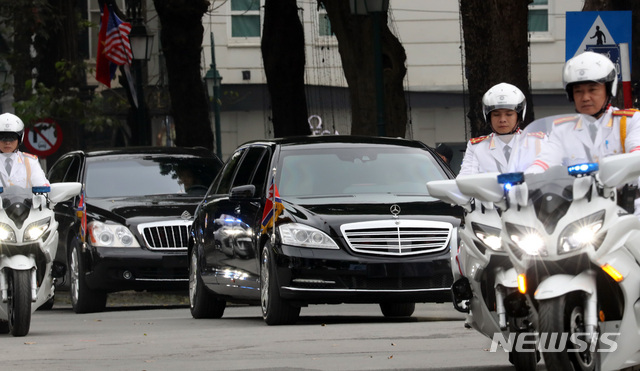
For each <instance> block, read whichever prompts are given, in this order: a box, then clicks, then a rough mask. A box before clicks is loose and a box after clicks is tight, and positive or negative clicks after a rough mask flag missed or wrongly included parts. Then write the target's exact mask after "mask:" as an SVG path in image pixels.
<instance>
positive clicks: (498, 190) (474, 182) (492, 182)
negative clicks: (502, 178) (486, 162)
mask: <svg viewBox="0 0 640 371" xmlns="http://www.w3.org/2000/svg"><path fill="white" fill-rule="evenodd" d="M498 175H499V173H483V174H474V175H463V176H459V177H458V178H456V184H457V185H458V188H459V189H460V191H461V192H462V194H464V195H465V196H469V197H473V198H477V199H479V200H481V201H487V202H493V203H498V202H500V201H502V199H503V197H504V189H503V187H502V185H501V184H499V183H498Z"/></svg>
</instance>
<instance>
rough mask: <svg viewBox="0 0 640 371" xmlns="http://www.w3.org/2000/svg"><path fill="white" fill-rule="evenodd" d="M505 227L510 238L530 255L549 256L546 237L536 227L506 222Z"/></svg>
mask: <svg viewBox="0 0 640 371" xmlns="http://www.w3.org/2000/svg"><path fill="white" fill-rule="evenodd" d="M505 228H506V231H507V235H508V236H509V239H510V240H511V241H513V243H514V244H515V245H516V246H517V247H518V248H519V249H521V250H522V251H524V252H525V253H527V254H528V255H540V256H547V254H548V253H547V249H546V246H545V243H544V239H543V238H542V236H541V235H540V233H539V232H538V231H536V230H535V228H530V227H525V226H521V225H516V224H511V223H506V224H505Z"/></svg>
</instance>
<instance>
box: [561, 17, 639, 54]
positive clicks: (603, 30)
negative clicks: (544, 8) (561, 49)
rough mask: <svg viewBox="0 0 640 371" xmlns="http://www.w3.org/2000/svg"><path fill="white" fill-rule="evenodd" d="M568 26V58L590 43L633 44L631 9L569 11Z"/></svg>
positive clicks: (581, 50)
mask: <svg viewBox="0 0 640 371" xmlns="http://www.w3.org/2000/svg"><path fill="white" fill-rule="evenodd" d="M566 27H567V28H566V38H567V41H566V43H565V58H566V60H569V59H571V58H573V57H575V56H576V55H578V54H580V53H582V52H584V51H585V50H587V49H588V46H589V45H592V46H607V45H609V46H616V45H618V44H621V43H627V44H629V45H631V12H630V11H602V12H567V26H566ZM629 58H631V55H629Z"/></svg>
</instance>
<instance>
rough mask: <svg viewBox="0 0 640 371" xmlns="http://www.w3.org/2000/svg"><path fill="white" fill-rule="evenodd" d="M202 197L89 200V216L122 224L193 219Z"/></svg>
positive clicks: (167, 196) (166, 196)
mask: <svg viewBox="0 0 640 371" xmlns="http://www.w3.org/2000/svg"><path fill="white" fill-rule="evenodd" d="M201 200H202V197H188V196H178V197H176V196H172V195H163V196H146V197H127V198H87V213H88V214H90V215H92V216H93V218H95V219H99V220H112V221H115V222H119V223H121V224H129V223H131V222H132V221H136V222H137V223H142V222H145V221H151V220H158V219H180V218H182V219H192V218H193V214H194V212H195V209H196V207H197V206H198V203H199V202H200V201H201Z"/></svg>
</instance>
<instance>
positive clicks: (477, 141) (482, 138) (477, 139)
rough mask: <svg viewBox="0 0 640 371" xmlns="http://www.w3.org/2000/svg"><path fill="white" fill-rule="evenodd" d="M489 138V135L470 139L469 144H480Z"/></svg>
mask: <svg viewBox="0 0 640 371" xmlns="http://www.w3.org/2000/svg"><path fill="white" fill-rule="evenodd" d="M487 138H489V136H488V135H483V136H481V137H476V138H471V139H469V142H471V144H478V143H480V142H482V141H483V140H485V139H487Z"/></svg>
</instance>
